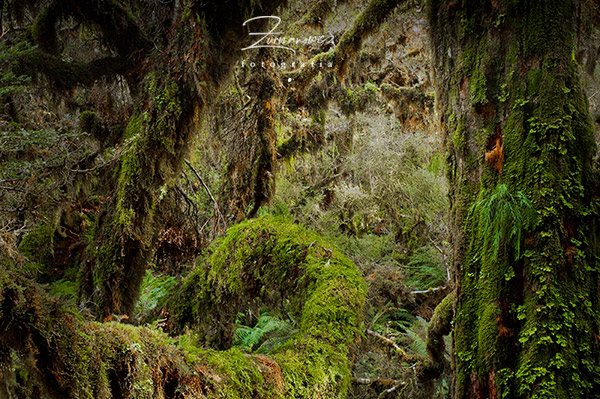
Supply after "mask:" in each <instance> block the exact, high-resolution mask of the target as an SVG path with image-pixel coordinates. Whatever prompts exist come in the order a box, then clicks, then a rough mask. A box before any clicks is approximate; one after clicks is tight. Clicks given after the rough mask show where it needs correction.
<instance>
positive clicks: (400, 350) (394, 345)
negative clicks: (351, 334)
mask: <svg viewBox="0 0 600 399" xmlns="http://www.w3.org/2000/svg"><path fill="white" fill-rule="evenodd" d="M365 332H366V333H367V334H368V335H371V336H373V337H375V338H378V339H380V340H382V341H383V342H385V343H387V344H389V345H391V346H392V347H393V348H394V349H395V350H397V351H398V352H400V353H401V354H402V356H406V352H405V351H404V349H402V348H401V347H399V346H398V345H396V343H395V342H394V341H393V340H392V339H390V338H388V337H384V336H383V335H381V334H379V333H378V332H375V331H373V330H365Z"/></svg>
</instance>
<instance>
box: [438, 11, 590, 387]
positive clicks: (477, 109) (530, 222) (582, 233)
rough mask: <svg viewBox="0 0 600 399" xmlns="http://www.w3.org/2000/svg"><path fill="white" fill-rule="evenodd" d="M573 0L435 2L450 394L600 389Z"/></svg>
mask: <svg viewBox="0 0 600 399" xmlns="http://www.w3.org/2000/svg"><path fill="white" fill-rule="evenodd" d="M574 3H575V2H574V1H572V0H560V1H555V0H552V1H549V0H535V1H508V0H498V1H491V2H476V1H463V2H461V1H454V0H447V1H431V2H430V14H429V19H430V25H431V27H432V38H433V43H434V45H435V49H434V50H435V51H434V52H435V60H436V67H437V73H438V76H437V81H438V89H439V92H438V94H439V97H438V98H439V105H440V107H441V111H442V126H443V129H444V132H445V140H446V143H447V148H448V154H449V156H448V162H449V168H448V170H449V178H450V180H451V184H452V189H451V201H452V215H453V224H454V230H455V234H454V237H455V238H454V248H455V263H456V266H457V276H456V279H457V287H458V291H457V301H456V305H455V306H456V313H455V314H456V316H455V321H454V326H455V327H454V356H455V359H454V360H455V369H456V370H455V371H456V378H455V381H454V397H456V398H544V399H548V398H567V397H569V398H592V397H596V396H595V395H596V393H597V392H600V340H599V339H598V324H599V322H600V315H599V312H598V309H599V305H600V304H599V301H598V297H599V279H598V249H599V242H598V231H597V227H596V224H597V214H598V201H597V197H596V196H595V195H594V193H593V192H592V186H593V181H592V156H593V154H594V152H595V151H596V148H595V144H594V141H593V125H592V122H591V120H590V116H589V112H588V105H587V99H586V97H585V94H584V92H583V90H582V88H581V85H580V76H579V66H578V65H577V63H576V61H575V57H574V54H575V39H576V28H578V26H577V24H576V22H577V21H576V15H575V11H576V5H575V4H574Z"/></svg>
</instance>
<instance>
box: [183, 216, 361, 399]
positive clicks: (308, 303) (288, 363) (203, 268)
mask: <svg viewBox="0 0 600 399" xmlns="http://www.w3.org/2000/svg"><path fill="white" fill-rule="evenodd" d="M365 295H366V291H365V284H364V282H363V281H362V279H361V277H360V274H359V272H358V270H357V269H356V266H355V265H354V264H353V263H352V262H351V261H350V260H349V259H348V258H347V257H345V256H344V255H342V254H341V253H339V251H338V250H337V249H335V248H333V247H331V246H329V245H328V244H327V243H325V242H324V241H323V240H322V239H321V238H320V237H319V236H317V235H316V234H315V233H312V232H309V231H307V230H304V229H303V228H302V227H300V226H297V225H294V224H291V223H289V222H288V221H286V220H284V219H281V218H273V217H261V218H258V219H252V220H249V221H246V222H243V223H241V224H239V225H236V226H234V227H232V228H230V229H229V230H228V233H227V235H226V236H225V237H224V238H223V239H221V240H219V241H218V242H217V243H216V244H215V246H214V247H213V249H212V250H211V253H210V255H209V256H208V257H207V258H206V261H205V264H204V265H200V266H198V267H197V269H196V271H195V272H194V273H193V274H192V275H191V276H190V277H188V278H187V279H186V281H185V282H184V284H183V286H182V288H181V290H180V294H179V298H178V299H177V300H176V304H177V305H176V306H175V307H176V309H177V313H176V314H175V319H176V320H178V321H179V322H180V323H182V324H190V325H192V326H193V328H194V329H195V330H196V331H198V333H199V337H200V339H201V341H203V342H205V343H207V344H209V345H213V346H217V347H227V346H229V345H230V344H231V339H232V335H231V334H230V332H231V331H233V322H234V319H235V315H236V314H237V313H238V312H239V311H244V312H246V311H248V310H249V309H255V310H256V309H257V308H260V307H261V306H268V307H271V308H274V309H278V310H279V311H280V312H284V313H287V314H289V315H290V316H291V317H292V318H293V319H295V320H298V321H299V331H298V333H297V335H295V336H294V337H292V338H291V339H290V340H289V341H288V342H287V343H285V344H283V345H282V346H280V347H278V348H276V349H274V358H275V359H276V360H277V362H278V363H279V365H280V366H281V368H282V370H283V379H284V381H285V390H286V396H285V397H290V398H306V397H316V396H317V395H322V396H323V397H338V396H339V397H343V396H344V395H345V392H346V391H347V389H348V386H349V381H350V372H349V368H348V359H347V351H348V346H349V345H350V344H351V342H352V341H353V339H354V336H355V334H357V333H358V323H359V321H360V319H361V314H362V306H363V304H364V301H365ZM216 309H219V310H218V311H217V310H216ZM215 326H220V327H219V328H215ZM228 334H229V335H228Z"/></svg>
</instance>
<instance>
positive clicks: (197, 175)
mask: <svg viewBox="0 0 600 399" xmlns="http://www.w3.org/2000/svg"><path fill="white" fill-rule="evenodd" d="M184 162H185V164H186V165H187V166H188V167H189V168H190V169H191V170H192V172H194V174H195V175H196V177H197V178H198V180H199V181H200V183H201V184H202V187H204V189H205V190H206V192H207V193H208V195H209V197H210V199H211V200H212V201H213V203H214V204H215V211H216V212H217V215H218V216H219V217H220V218H221V221H222V222H223V228H225V229H226V228H227V222H226V221H225V218H224V217H223V213H221V209H220V208H219V203H218V202H217V200H216V199H215V197H214V196H213V195H212V193H211V192H210V189H209V188H208V186H207V185H206V183H204V180H203V179H202V177H201V176H200V174H199V173H198V172H197V171H196V169H194V167H193V166H192V164H191V163H189V162H188V160H187V159H186V160H184Z"/></svg>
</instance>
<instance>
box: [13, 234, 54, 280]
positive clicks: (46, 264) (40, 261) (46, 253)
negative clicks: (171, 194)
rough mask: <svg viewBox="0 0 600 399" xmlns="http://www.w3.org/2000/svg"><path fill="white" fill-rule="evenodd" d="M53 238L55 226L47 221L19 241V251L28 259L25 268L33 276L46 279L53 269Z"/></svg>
mask: <svg viewBox="0 0 600 399" xmlns="http://www.w3.org/2000/svg"><path fill="white" fill-rule="evenodd" d="M53 238H54V228H53V227H52V226H51V225H50V224H48V223H45V224H40V225H38V226H36V227H35V228H34V229H33V230H31V231H30V232H29V233H27V234H26V235H25V237H23V239H22V240H21V242H20V243H19V247H18V248H19V251H20V252H21V254H22V255H23V256H24V257H25V259H26V263H25V270H27V271H28V273H30V274H31V275H32V277H35V278H41V279H42V280H44V277H45V276H46V274H47V273H49V272H50V271H51V264H52V259H53V252H52V248H53V246H54V243H53Z"/></svg>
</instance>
